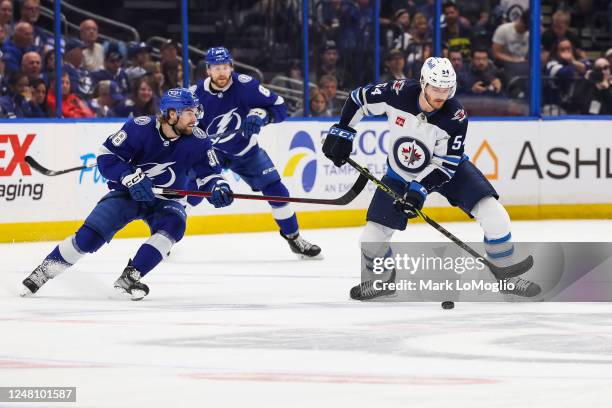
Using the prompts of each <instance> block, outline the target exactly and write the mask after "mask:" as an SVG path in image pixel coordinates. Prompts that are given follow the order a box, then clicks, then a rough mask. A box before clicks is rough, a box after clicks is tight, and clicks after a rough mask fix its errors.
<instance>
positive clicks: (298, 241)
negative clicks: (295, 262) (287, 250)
mask: <svg viewBox="0 0 612 408" xmlns="http://www.w3.org/2000/svg"><path fill="white" fill-rule="evenodd" d="M293 242H294V243H295V245H297V246H298V247H299V248H300V250H302V251H308V250H309V249H310V248H311V247H312V244H311V243H310V242H308V241H306V240H305V239H304V238H302V237H301V236H299V235H298V236H297V238H295V239H294V240H293Z"/></svg>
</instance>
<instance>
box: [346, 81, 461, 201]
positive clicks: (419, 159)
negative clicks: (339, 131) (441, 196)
mask: <svg viewBox="0 0 612 408" xmlns="http://www.w3.org/2000/svg"><path fill="white" fill-rule="evenodd" d="M420 92H421V86H420V84H419V83H418V82H416V81H414V80H403V79H402V80H395V81H390V82H386V83H382V84H378V85H367V86H364V87H360V88H357V89H355V90H354V91H353V92H352V93H351V97H350V98H349V99H348V100H347V102H346V104H345V105H344V108H343V110H342V117H341V120H340V123H341V124H343V125H347V126H351V127H354V126H355V125H356V124H357V123H358V122H359V121H360V120H361V118H362V117H364V116H372V115H383V114H384V115H387V122H388V124H389V137H388V138H387V151H388V152H389V153H388V164H389V170H388V175H389V176H391V177H393V178H396V179H401V180H404V181H406V182H410V181H413V180H414V181H417V182H419V183H421V184H422V185H423V186H424V187H425V188H426V189H427V190H428V191H431V190H433V189H435V188H436V187H439V186H440V185H442V184H444V183H445V182H447V181H448V180H450V179H451V178H452V177H453V176H454V174H455V171H456V170H457V168H458V166H459V163H460V162H461V160H464V154H463V148H464V143H465V134H466V132H467V124H468V119H467V115H466V114H465V111H464V110H463V108H462V106H461V104H460V103H459V102H458V101H457V100H456V99H455V98H452V99H450V100H448V101H447V102H446V103H445V104H444V106H443V107H442V109H440V110H437V111H434V112H431V113H425V112H423V111H421V109H420V107H419V103H418V98H419V94H420Z"/></svg>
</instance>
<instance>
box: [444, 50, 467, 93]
mask: <svg viewBox="0 0 612 408" xmlns="http://www.w3.org/2000/svg"><path fill="white" fill-rule="evenodd" d="M448 59H449V60H450V62H451V64H452V65H453V68H454V69H455V74H456V75H457V94H458V95H459V94H464V93H467V92H469V88H468V79H469V78H468V68H467V67H466V65H465V64H464V62H463V54H462V53H461V50H456V49H454V48H451V49H450V50H448Z"/></svg>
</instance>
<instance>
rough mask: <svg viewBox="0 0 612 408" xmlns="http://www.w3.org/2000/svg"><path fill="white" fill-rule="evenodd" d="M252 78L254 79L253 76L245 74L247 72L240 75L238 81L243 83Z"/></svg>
mask: <svg viewBox="0 0 612 408" xmlns="http://www.w3.org/2000/svg"><path fill="white" fill-rule="evenodd" d="M252 80H253V77H252V76H249V75H245V74H240V75H238V81H240V82H242V83H243V84H246V83H248V82H251V81H252Z"/></svg>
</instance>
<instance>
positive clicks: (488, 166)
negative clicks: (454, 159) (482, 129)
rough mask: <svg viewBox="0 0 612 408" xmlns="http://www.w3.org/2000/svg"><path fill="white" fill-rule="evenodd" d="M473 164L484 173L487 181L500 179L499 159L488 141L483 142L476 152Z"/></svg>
mask: <svg viewBox="0 0 612 408" xmlns="http://www.w3.org/2000/svg"><path fill="white" fill-rule="evenodd" d="M472 163H474V165H476V166H477V167H478V168H479V169H480V171H482V174H484V176H485V177H486V178H487V179H489V180H497V179H498V178H499V159H498V158H497V154H495V151H494V150H493V148H492V147H491V145H490V144H489V142H488V141H487V139H485V140H483V141H482V144H481V145H480V147H478V150H476V154H475V155H474V158H473V159H472Z"/></svg>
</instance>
